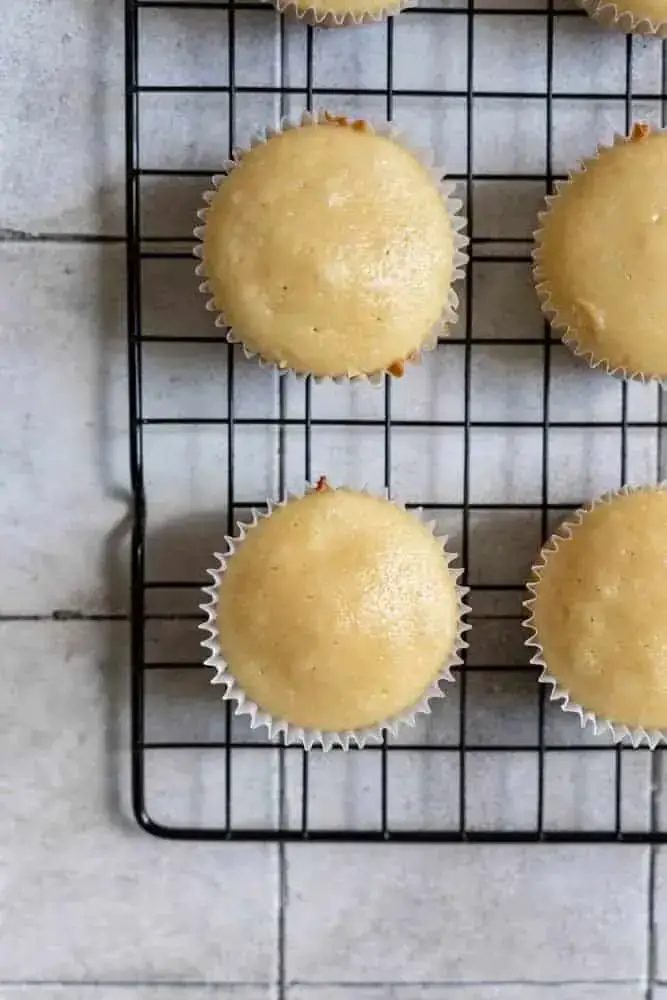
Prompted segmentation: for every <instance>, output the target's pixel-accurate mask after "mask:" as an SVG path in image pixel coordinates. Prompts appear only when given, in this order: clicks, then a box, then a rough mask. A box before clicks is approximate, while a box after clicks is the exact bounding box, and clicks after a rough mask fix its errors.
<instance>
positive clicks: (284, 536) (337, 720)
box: [201, 480, 467, 749]
mask: <svg viewBox="0 0 667 1000" xmlns="http://www.w3.org/2000/svg"><path fill="white" fill-rule="evenodd" d="M238 529H239V530H238V534H237V536H236V537H235V538H233V539H227V542H228V550H227V552H226V553H225V554H224V555H219V554H216V559H217V560H218V563H219V565H218V566H217V567H216V568H215V569H213V570H210V571H209V572H210V574H211V576H212V577H213V581H214V582H213V585H212V586H210V587H207V588H206V589H205V593H206V594H207V596H208V602H207V603H206V604H204V605H202V610H204V611H205V612H206V613H207V616H208V620H207V622H206V624H204V625H202V626H201V627H202V628H204V629H205V630H206V631H207V632H208V633H209V638H207V639H205V640H204V642H203V645H204V646H205V647H206V648H207V649H208V650H209V651H210V654H211V655H210V656H209V658H208V659H207V661H206V663H207V665H208V666H212V667H215V669H216V676H215V678H214V681H213V683H218V684H222V685H224V687H225V692H224V694H223V698H225V699H231V700H232V701H234V702H235V703H236V712H237V714H245V715H249V716H250V719H251V725H252V726H253V727H255V726H260V725H265V726H267V727H268V730H269V734H270V736H271V737H274V736H276V735H277V734H278V733H281V732H284V733H285V734H286V738H287V740H288V741H289V742H301V743H302V744H303V745H305V746H306V747H307V748H310V747H311V746H313V745H314V744H321V745H322V746H324V748H325V749H329V748H330V747H331V746H334V745H336V744H339V745H341V746H343V747H344V748H346V749H347V748H348V747H349V745H350V743H351V742H354V743H356V744H357V745H359V746H362V745H363V744H364V743H365V742H366V741H367V740H368V739H373V738H380V737H381V735H382V731H383V730H389V731H390V732H394V731H395V728H396V726H397V725H398V724H399V723H400V722H406V723H408V724H410V725H413V724H414V722H415V717H416V715H417V714H418V713H422V712H428V711H429V707H428V703H429V701H430V699H432V698H436V697H442V695H443V692H442V691H441V688H440V685H441V684H442V683H443V682H445V681H451V680H453V677H452V674H451V672H450V668H451V667H452V666H453V665H454V664H457V663H459V662H460V657H459V651H460V649H461V648H462V647H463V646H464V642H463V640H462V638H461V636H462V632H463V631H464V628H465V626H464V625H463V624H462V615H463V614H464V612H465V611H466V610H467V608H465V607H464V605H463V603H462V598H463V593H464V592H463V590H462V588H461V587H459V586H458V583H457V580H458V576H459V572H457V571H455V570H453V569H451V567H450V563H451V561H452V559H453V558H454V557H453V556H452V555H450V554H448V553H447V552H446V551H445V548H444V544H445V540H444V539H440V538H438V537H437V536H435V535H434V534H433V525H432V524H428V525H426V524H423V523H422V522H421V521H420V520H419V518H418V517H416V516H413V515H412V514H410V513H408V512H407V511H405V510H404V509H402V508H401V507H397V506H395V505H394V504H393V503H391V502H390V501H388V500H384V499H380V498H378V497H375V496H371V495H370V494H367V493H361V492H354V491H352V490H346V489H332V488H331V487H329V485H328V484H327V483H326V481H325V480H320V482H319V484H318V485H317V487H316V488H315V489H314V490H312V491H310V492H308V493H306V495H305V496H303V497H300V498H298V499H291V500H289V501H288V502H287V503H284V504H279V505H277V506H275V507H272V506H271V505H269V509H268V511H267V512H266V513H262V514H259V513H255V514H254V516H253V519H252V522H251V524H249V525H239V526H238Z"/></svg>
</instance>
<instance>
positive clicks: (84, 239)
mask: <svg viewBox="0 0 667 1000" xmlns="http://www.w3.org/2000/svg"><path fill="white" fill-rule="evenodd" d="M126 242H127V237H125V236H105V235H103V234H101V233H100V234H94V233H31V232H29V231H28V230H26V229H9V228H6V227H5V228H0V243H120V244H123V243H126Z"/></svg>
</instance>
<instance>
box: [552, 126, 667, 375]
mask: <svg viewBox="0 0 667 1000" xmlns="http://www.w3.org/2000/svg"><path fill="white" fill-rule="evenodd" d="M536 242H537V247H536V251H535V255H534V257H535V280H536V283H537V291H538V294H539V297H540V301H541V303H542V308H543V311H544V312H545V314H546V315H547V316H548V317H549V318H550V320H551V323H552V325H553V327H554V328H555V329H557V330H562V331H563V340H564V342H565V343H566V344H568V345H569V346H570V347H571V348H572V350H573V351H574V352H575V354H579V355H581V356H583V357H584V358H586V360H587V361H588V362H589V364H590V365H592V366H593V367H595V366H597V365H602V366H603V367H604V368H605V369H606V370H607V371H610V372H613V373H614V374H620V375H623V376H626V377H639V378H643V379H664V378H665V377H667V281H666V280H665V275H666V274H667V133H666V132H663V131H654V130H651V129H649V128H648V126H646V125H635V127H634V128H633V130H632V133H631V135H630V136H629V137H628V138H625V137H624V138H618V139H617V140H616V142H615V143H614V145H613V146H611V147H607V148H600V149H598V151H597V153H596V155H595V156H594V157H592V158H591V159H590V160H586V161H585V162H584V163H583V165H582V167H581V169H580V170H579V171H577V172H575V173H573V174H572V175H571V176H570V178H569V180H568V181H567V182H565V183H564V184H562V185H559V186H558V188H557V193H556V194H555V196H554V197H552V198H549V199H547V210H546V212H545V213H544V214H543V215H541V216H540V229H539V231H538V232H537V234H536Z"/></svg>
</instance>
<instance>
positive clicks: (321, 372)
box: [195, 114, 465, 378]
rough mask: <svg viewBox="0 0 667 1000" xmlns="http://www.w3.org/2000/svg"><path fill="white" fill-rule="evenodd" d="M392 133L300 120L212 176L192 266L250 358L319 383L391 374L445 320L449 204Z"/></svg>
mask: <svg viewBox="0 0 667 1000" xmlns="http://www.w3.org/2000/svg"><path fill="white" fill-rule="evenodd" d="M439 177H440V175H438V179H437V180H436V177H435V175H434V173H433V171H432V170H430V169H429V168H428V167H426V166H425V165H424V163H423V162H422V160H421V159H420V157H419V156H417V155H416V154H415V153H413V152H411V151H410V150H408V149H407V148H406V147H405V146H404V145H403V144H402V142H401V141H399V140H398V139H397V138H396V136H395V135H393V134H392V133H391V132H387V133H386V134H385V130H378V129H374V128H372V127H371V126H369V125H367V124H366V123H365V122H363V121H356V122H353V121H349V120H348V119H346V118H334V117H332V116H330V115H326V114H325V115H318V116H316V117H315V118H313V117H312V116H305V117H304V119H303V120H302V124H301V125H299V126H296V127H294V128H286V129H284V130H283V131H280V132H278V133H275V134H273V135H271V136H270V137H269V138H267V139H265V140H264V141H260V142H259V143H258V144H255V145H254V146H253V147H252V148H251V149H250V150H248V151H246V152H242V153H240V154H238V156H237V158H236V159H235V160H234V161H233V162H231V163H229V164H227V174H226V176H224V177H218V178H214V183H215V184H216V190H215V191H214V192H211V193H209V194H208V195H207V200H208V203H209V207H208V208H207V209H204V210H203V211H202V212H201V213H200V218H202V220H203V222H204V225H203V226H202V227H200V228H199V229H197V230H195V234H196V235H197V236H198V238H199V239H201V241H202V243H201V246H200V247H198V248H197V251H196V252H197V254H198V256H199V257H201V261H202V262H201V264H200V266H199V268H198V269H197V273H198V274H201V275H203V276H205V278H206V281H205V283H204V284H203V285H202V291H204V292H206V294H207V295H209V296H210V297H211V298H210V301H209V308H210V309H212V310H213V311H215V312H216V313H218V323H219V324H220V325H224V326H227V327H228V328H230V331H231V332H230V335H229V336H230V339H231V340H236V341H240V342H241V343H242V344H243V346H244V347H245V349H246V352H247V353H248V354H250V355H258V356H259V357H260V358H261V359H263V360H264V361H267V362H270V363H272V364H275V365H276V366H277V367H278V368H279V369H292V370H293V371H295V372H298V373H300V374H302V375H308V374H312V375H315V376H320V377H327V376H328V377H332V378H337V377H342V378H354V377H359V376H363V377H370V378H373V377H377V376H379V375H382V374H383V373H384V372H391V373H393V374H401V373H402V371H403V368H404V365H405V363H406V362H407V361H409V360H413V359H415V358H416V357H417V356H418V355H419V354H420V352H421V351H422V350H423V349H424V348H427V347H433V346H434V345H435V343H436V340H437V334H438V333H439V332H441V331H442V329H443V327H444V325H445V324H446V323H449V322H452V320H453V319H454V318H455V308H456V305H457V299H456V296H455V294H454V292H453V291H452V282H453V281H454V280H455V279H456V278H458V277H460V274H461V272H460V270H459V269H460V267H461V265H462V263H463V262H464V260H465V258H464V257H463V255H462V253H461V248H462V246H463V245H464V243H465V240H464V239H463V237H461V236H460V235H459V230H460V229H461V228H462V226H463V224H464V223H463V220H462V219H460V218H456V217H455V215H454V213H455V211H456V210H457V208H458V207H460V203H459V202H454V201H451V200H450V199H449V198H448V193H449V191H450V188H449V187H448V186H443V185H442V184H441V183H440V179H439Z"/></svg>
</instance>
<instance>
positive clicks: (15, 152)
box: [0, 0, 124, 234]
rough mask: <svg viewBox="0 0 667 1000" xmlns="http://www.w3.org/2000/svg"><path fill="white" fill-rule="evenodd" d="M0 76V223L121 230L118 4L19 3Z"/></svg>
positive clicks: (1, 54)
mask: <svg viewBox="0 0 667 1000" xmlns="http://www.w3.org/2000/svg"><path fill="white" fill-rule="evenodd" d="M0 81H1V82H0V102H1V103H2V106H3V107H4V108H5V109H11V111H9V110H7V113H6V114H4V115H2V121H0V150H1V155H0V220H1V225H2V227H3V228H7V229H12V230H28V231H30V232H33V233H34V232H37V233H44V232H47V233H87V234H97V233H106V234H111V233H116V234H121V233H122V232H123V228H124V218H123V205H124V192H123V173H122V171H123V156H124V141H123V133H122V129H123V91H122V87H123V4H122V3H121V2H119V0H110V2H107V0H91V2H90V3H85V4H81V3H79V2H78V0H61V2H59V3H53V4H49V3H43V2H42V0H30V2H28V3H25V4H21V6H20V7H17V8H16V9H14V10H12V11H11V30H10V31H8V32H7V37H6V39H5V43H4V44H3V46H2V50H1V51H0Z"/></svg>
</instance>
